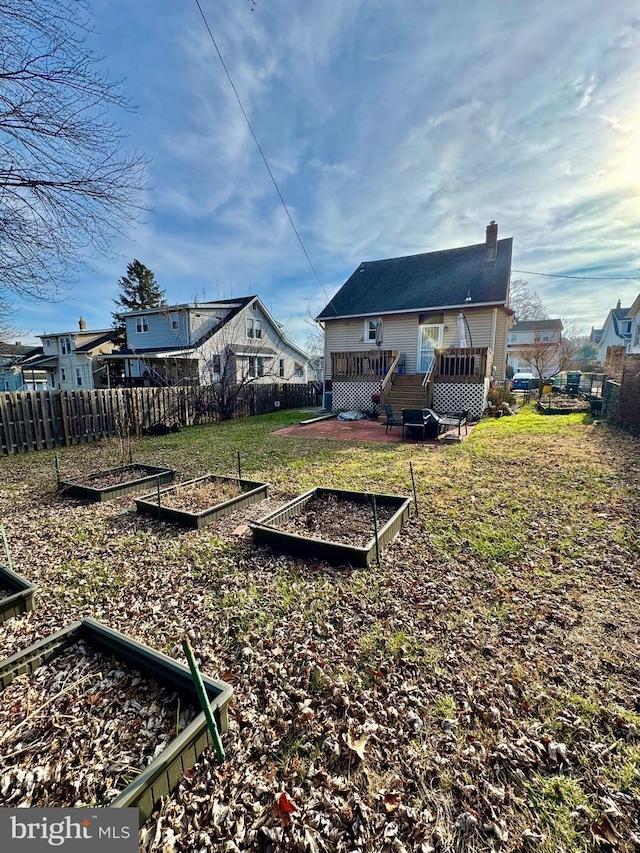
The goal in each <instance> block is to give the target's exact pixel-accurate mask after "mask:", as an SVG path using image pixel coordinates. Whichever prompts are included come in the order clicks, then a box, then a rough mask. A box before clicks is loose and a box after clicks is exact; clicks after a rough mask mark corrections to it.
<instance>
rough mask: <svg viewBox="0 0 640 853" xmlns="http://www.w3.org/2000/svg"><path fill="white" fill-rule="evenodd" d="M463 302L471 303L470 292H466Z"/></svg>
mask: <svg viewBox="0 0 640 853" xmlns="http://www.w3.org/2000/svg"><path fill="white" fill-rule="evenodd" d="M464 301H465V302H473V300H472V299H471V291H470V290H467V298H466V299H465V300H464Z"/></svg>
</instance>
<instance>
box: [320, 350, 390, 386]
mask: <svg viewBox="0 0 640 853" xmlns="http://www.w3.org/2000/svg"><path fill="white" fill-rule="evenodd" d="M397 356H398V352H397V351H396V350H390V349H381V350H377V349H375V350H366V351H362V352H353V351H352V352H332V353H331V378H332V379H333V381H334V382H335V381H336V380H338V381H339V380H342V381H349V382H372V381H373V382H374V381H380V382H381V381H382V380H383V379H384V377H385V376H386V375H387V373H389V371H390V370H391V368H392V365H393V362H394V361H395V360H396V357H397Z"/></svg>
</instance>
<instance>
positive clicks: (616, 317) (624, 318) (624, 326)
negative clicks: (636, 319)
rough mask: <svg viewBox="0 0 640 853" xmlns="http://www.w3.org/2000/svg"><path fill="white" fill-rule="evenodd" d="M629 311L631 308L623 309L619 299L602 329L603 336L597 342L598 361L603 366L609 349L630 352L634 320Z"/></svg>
mask: <svg viewBox="0 0 640 853" xmlns="http://www.w3.org/2000/svg"><path fill="white" fill-rule="evenodd" d="M629 310H630V309H629V308H622V307H621V304H620V300H619V299H618V303H617V305H616V307H615V308H612V309H611V310H610V311H609V313H608V314H607V318H606V320H605V321H604V325H603V327H602V334H601V335H600V336H599V340H598V342H597V347H598V361H599V362H600V363H601V364H604V363H605V362H606V360H607V350H608V349H609V347H622V348H623V349H624V351H628V349H629V347H630V346H631V342H632V335H631V327H632V325H633V320H632V319H631V318H630V317H629V316H628V314H629Z"/></svg>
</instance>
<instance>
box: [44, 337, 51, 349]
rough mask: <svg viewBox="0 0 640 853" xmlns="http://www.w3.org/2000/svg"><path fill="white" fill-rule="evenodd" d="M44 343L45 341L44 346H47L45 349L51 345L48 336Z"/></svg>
mask: <svg viewBox="0 0 640 853" xmlns="http://www.w3.org/2000/svg"><path fill="white" fill-rule="evenodd" d="M44 343H45V346H46V347H47V349H48V348H49V347H50V346H51V341H50V340H49V338H47V340H46V341H45V342H44Z"/></svg>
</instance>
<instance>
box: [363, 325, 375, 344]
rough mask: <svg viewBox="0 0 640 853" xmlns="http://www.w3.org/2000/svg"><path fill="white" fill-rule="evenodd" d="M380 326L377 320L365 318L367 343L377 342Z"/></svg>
mask: <svg viewBox="0 0 640 853" xmlns="http://www.w3.org/2000/svg"><path fill="white" fill-rule="evenodd" d="M377 327H378V321H377V320H365V321H364V339H365V342H366V343H369V344H370V343H372V342H373V343H374V344H375V342H376V329H377Z"/></svg>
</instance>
